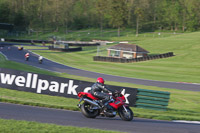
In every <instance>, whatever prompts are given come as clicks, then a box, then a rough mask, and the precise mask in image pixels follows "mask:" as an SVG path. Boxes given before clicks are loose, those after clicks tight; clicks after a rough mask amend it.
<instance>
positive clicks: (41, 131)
mask: <svg viewBox="0 0 200 133" xmlns="http://www.w3.org/2000/svg"><path fill="white" fill-rule="evenodd" d="M0 125H1V126H0V132H1V133H78V132H84V133H120V132H116V131H105V130H99V129H91V128H79V127H72V126H59V125H55V124H44V123H38V122H27V121H16V120H3V119H0Z"/></svg>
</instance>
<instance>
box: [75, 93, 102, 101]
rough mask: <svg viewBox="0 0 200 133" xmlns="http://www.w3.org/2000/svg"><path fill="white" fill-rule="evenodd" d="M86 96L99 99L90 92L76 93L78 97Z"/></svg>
mask: <svg viewBox="0 0 200 133" xmlns="http://www.w3.org/2000/svg"><path fill="white" fill-rule="evenodd" d="M83 96H86V97H88V98H91V99H93V100H99V99H98V98H97V97H94V96H93V95H92V94H91V93H87V92H79V93H78V97H83Z"/></svg>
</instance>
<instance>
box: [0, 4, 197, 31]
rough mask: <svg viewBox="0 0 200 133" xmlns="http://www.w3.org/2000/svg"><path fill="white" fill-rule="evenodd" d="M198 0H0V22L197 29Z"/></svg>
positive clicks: (60, 27)
mask: <svg viewBox="0 0 200 133" xmlns="http://www.w3.org/2000/svg"><path fill="white" fill-rule="evenodd" d="M199 7H200V0H0V14H1V17H0V23H10V24H14V25H15V27H16V28H18V30H28V31H30V30H41V31H48V30H51V31H67V30H71V29H73V30H75V29H77V30H79V29H87V28H99V29H101V30H103V29H105V28H115V29H118V33H120V30H122V29H124V28H131V29H134V30H135V31H136V34H138V32H144V31H156V30H171V31H178V30H179V31H180V30H182V31H196V30H199V29H200V28H199V27H200V8H199Z"/></svg>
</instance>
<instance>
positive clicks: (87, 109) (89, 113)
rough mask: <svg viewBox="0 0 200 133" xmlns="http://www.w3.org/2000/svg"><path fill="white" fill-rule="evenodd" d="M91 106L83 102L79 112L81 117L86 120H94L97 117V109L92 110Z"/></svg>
mask: <svg viewBox="0 0 200 133" xmlns="http://www.w3.org/2000/svg"><path fill="white" fill-rule="evenodd" d="M92 107H93V106H92V105H91V104H89V103H87V102H84V103H83V104H82V105H81V112H82V113H83V115H84V116H85V117H87V118H95V117H96V116H98V115H99V110H97V109H92Z"/></svg>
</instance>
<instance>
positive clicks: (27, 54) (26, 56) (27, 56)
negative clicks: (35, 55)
mask: <svg viewBox="0 0 200 133" xmlns="http://www.w3.org/2000/svg"><path fill="white" fill-rule="evenodd" d="M29 56H30V54H29V53H26V54H25V59H26V61H28V59H29Z"/></svg>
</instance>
